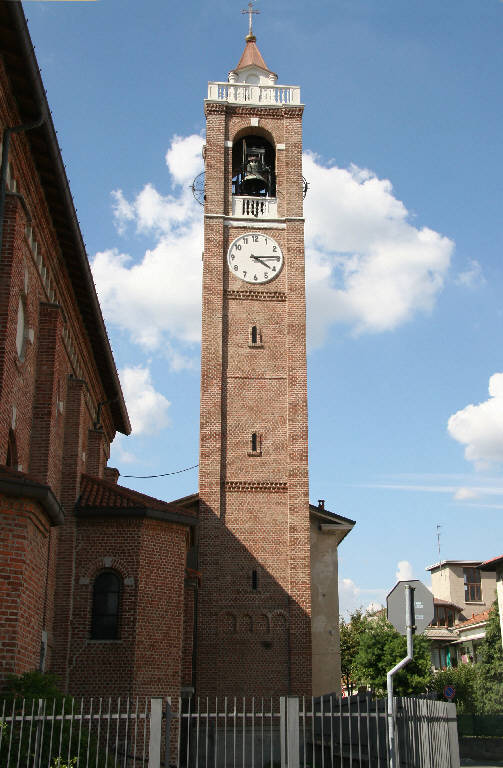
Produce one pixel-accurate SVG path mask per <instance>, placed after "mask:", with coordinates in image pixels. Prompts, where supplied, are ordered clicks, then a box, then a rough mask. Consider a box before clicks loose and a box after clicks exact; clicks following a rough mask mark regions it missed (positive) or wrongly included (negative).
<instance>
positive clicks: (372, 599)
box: [339, 579, 386, 616]
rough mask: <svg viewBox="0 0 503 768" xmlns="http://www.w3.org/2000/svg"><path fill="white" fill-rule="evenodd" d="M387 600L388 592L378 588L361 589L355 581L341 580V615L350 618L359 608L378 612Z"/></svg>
mask: <svg viewBox="0 0 503 768" xmlns="http://www.w3.org/2000/svg"><path fill="white" fill-rule="evenodd" d="M385 600H386V590H385V589H380V588H378V587H374V588H370V589H369V588H364V587H359V586H357V584H355V582H354V581H353V579H339V613H340V614H341V616H348V615H349V614H350V613H352V612H353V611H355V610H357V609H358V608H363V610H365V611H376V610H378V609H379V608H382V606H383V604H384V602H385Z"/></svg>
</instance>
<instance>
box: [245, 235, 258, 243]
mask: <svg viewBox="0 0 503 768" xmlns="http://www.w3.org/2000/svg"><path fill="white" fill-rule="evenodd" d="M252 237H253V242H254V243H258V235H252ZM246 242H248V240H247V241H246Z"/></svg>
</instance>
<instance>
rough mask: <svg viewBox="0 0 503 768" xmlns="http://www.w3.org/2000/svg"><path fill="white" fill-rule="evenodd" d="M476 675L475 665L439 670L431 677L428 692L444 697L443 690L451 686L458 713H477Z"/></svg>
mask: <svg viewBox="0 0 503 768" xmlns="http://www.w3.org/2000/svg"><path fill="white" fill-rule="evenodd" d="M477 684H478V673H477V665H476V664H460V665H459V667H450V668H449V669H439V670H438V671H437V672H435V673H434V675H433V680H432V682H431V685H430V690H431V691H435V692H436V693H438V695H439V697H440V698H443V696H444V688H445V687H446V686H447V685H452V687H453V688H454V690H455V691H456V695H455V697H454V699H453V701H454V703H455V705H456V709H457V712H458V713H466V712H470V713H475V712H476V711H477Z"/></svg>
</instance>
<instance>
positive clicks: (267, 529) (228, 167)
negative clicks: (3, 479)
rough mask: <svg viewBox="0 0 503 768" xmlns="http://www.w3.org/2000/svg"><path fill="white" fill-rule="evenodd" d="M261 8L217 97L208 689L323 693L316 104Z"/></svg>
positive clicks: (210, 315)
mask: <svg viewBox="0 0 503 768" xmlns="http://www.w3.org/2000/svg"><path fill="white" fill-rule="evenodd" d="M252 12H253V11H252V8H251V3H250V4H249V11H247V13H250V26H249V32H248V35H247V36H246V45H245V48H244V51H243V54H242V56H241V59H240V61H239V63H238V65H237V67H236V68H235V69H234V70H232V71H231V72H230V73H229V76H228V81H227V82H210V83H209V86H208V98H207V99H206V100H205V114H206V144H205V148H204V158H205V185H204V257H203V258H204V265H203V310H202V351H201V367H202V370H201V430H200V460H199V463H200V469H199V497H200V529H199V530H200V533H199V569H200V571H201V574H202V583H201V586H200V590H199V601H198V621H197V624H198V628H197V660H196V680H195V685H196V694H197V695H199V696H215V695H217V696H223V695H229V696H243V695H246V696H272V695H279V694H282V695H285V694H292V695H302V694H306V695H309V694H310V693H311V587H310V540H309V536H310V531H309V500H308V459H307V380H306V379H307V375H306V317H305V280H304V219H303V192H304V184H303V177H302V113H303V105H302V104H301V102H300V89H299V88H298V87H296V86H288V85H278V84H277V75H276V74H275V73H274V72H272V71H271V70H270V69H269V68H268V67H267V65H266V63H265V61H264V59H263V58H262V55H261V54H260V51H259V49H258V47H257V45H256V38H255V36H254V34H253V29H252V23H251V22H252V15H251V14H252Z"/></svg>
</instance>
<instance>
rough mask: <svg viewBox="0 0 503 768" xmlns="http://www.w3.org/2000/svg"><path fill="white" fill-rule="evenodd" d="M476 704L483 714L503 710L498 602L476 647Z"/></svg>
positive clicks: (501, 650)
mask: <svg viewBox="0 0 503 768" xmlns="http://www.w3.org/2000/svg"><path fill="white" fill-rule="evenodd" d="M478 659H479V660H478V663H477V665H476V666H477V672H478V675H477V678H478V679H477V704H478V710H479V711H480V712H481V713H483V714H496V713H498V712H503V648H502V646H501V628H500V618H499V610H498V602H497V601H495V602H494V603H493V605H492V608H491V610H490V612H489V621H488V622H487V626H486V636H485V638H484V640H483V641H482V643H481V644H480V646H479V649H478Z"/></svg>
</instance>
